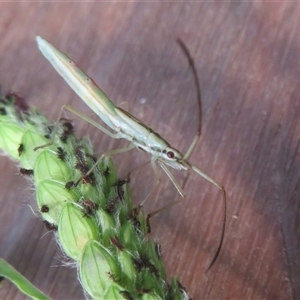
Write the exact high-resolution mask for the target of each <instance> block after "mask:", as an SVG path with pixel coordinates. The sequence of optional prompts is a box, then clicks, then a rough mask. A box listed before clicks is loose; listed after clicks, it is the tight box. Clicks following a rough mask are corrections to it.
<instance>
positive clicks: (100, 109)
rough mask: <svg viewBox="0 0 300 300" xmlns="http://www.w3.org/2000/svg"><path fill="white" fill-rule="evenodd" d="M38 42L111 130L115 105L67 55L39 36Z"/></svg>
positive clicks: (55, 65) (63, 75)
mask: <svg viewBox="0 0 300 300" xmlns="http://www.w3.org/2000/svg"><path fill="white" fill-rule="evenodd" d="M36 41H37V43H38V47H39V49H40V51H41V52H42V53H43V55H44V56H45V57H46V58H47V59H48V60H49V62H50V63H51V64H52V66H53V67H54V68H55V70H56V71H57V72H58V73H59V74H60V75H61V76H62V77H63V78H64V80H65V81H66V82H67V83H68V84H69V86H70V87H71V88H72V89H73V90H74V91H75V92H76V93H77V95H78V96H79V97H80V98H81V99H82V100H83V101H84V102H85V103H86V104H87V105H88V106H89V107H90V108H91V109H92V110H93V111H94V112H95V113H96V114H97V115H98V116H99V117H100V118H101V119H102V120H103V121H104V122H105V123H106V124H107V125H108V126H110V127H111V128H113V129H115V128H114V125H113V124H112V123H111V121H110V119H109V116H110V115H111V116H116V112H115V105H114V104H113V103H112V102H111V101H110V100H109V99H108V97H107V96H106V95H105V94H104V93H103V91H102V90H101V89H100V88H99V87H98V86H97V85H96V84H95V83H94V81H93V80H92V79H91V78H89V77H88V76H87V75H86V74H85V73H84V72H83V71H82V70H81V69H80V68H79V67H78V66H77V65H76V64H75V63H74V62H73V61H72V60H71V59H70V58H69V57H68V56H67V55H65V54H64V53H62V52H61V51H59V50H58V49H57V48H55V47H54V46H53V45H51V44H50V43H49V42H47V41H46V40H44V39H42V38H41V37H39V36H37V37H36Z"/></svg>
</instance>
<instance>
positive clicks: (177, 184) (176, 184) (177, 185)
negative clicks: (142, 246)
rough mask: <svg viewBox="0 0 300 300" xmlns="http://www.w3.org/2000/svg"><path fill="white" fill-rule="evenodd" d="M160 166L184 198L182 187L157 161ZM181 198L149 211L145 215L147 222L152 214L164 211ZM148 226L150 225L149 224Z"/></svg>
mask: <svg viewBox="0 0 300 300" xmlns="http://www.w3.org/2000/svg"><path fill="white" fill-rule="evenodd" d="M158 163H159V165H160V167H161V168H162V169H163V170H164V172H165V173H166V174H167V176H168V177H169V178H170V180H171V181H172V183H173V184H174V186H175V188H176V190H177V191H178V193H179V194H180V196H181V197H182V198H185V193H184V191H183V188H182V187H181V186H180V184H179V183H178V182H177V181H176V179H175V177H174V176H173V174H172V173H171V172H170V171H169V169H168V168H167V167H166V166H165V165H164V164H163V163H161V162H158ZM185 183H186V181H184V183H183V186H184V185H185ZM182 200H183V199H180V200H176V201H173V202H171V203H169V204H166V205H165V206H163V207H161V208H159V209H157V210H155V211H153V212H151V213H150V214H148V215H147V223H149V221H150V218H152V217H153V216H155V215H157V214H159V213H160V212H162V211H164V210H167V209H169V208H170V207H172V206H173V205H175V204H177V203H179V202H181V201H182ZM149 227H150V225H149Z"/></svg>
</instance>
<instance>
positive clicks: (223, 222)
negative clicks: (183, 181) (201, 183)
mask: <svg viewBox="0 0 300 300" xmlns="http://www.w3.org/2000/svg"><path fill="white" fill-rule="evenodd" d="M190 167H191V168H192V170H193V171H195V172H196V173H197V174H198V175H200V176H201V177H203V178H204V179H206V180H207V181H209V182H210V183H212V184H213V185H215V186H216V187H217V188H219V189H220V190H221V191H222V192H223V204H224V211H223V220H222V224H223V225H222V234H221V238H220V242H219V246H218V249H217V251H216V253H215V256H214V258H213V259H212V261H211V263H210V265H209V267H208V268H207V270H206V272H207V271H208V270H209V269H210V268H211V267H212V266H213V265H214V263H215V261H216V259H217V258H218V256H219V253H220V251H221V248H222V244H223V240H224V235H225V226H226V214H227V213H226V211H227V197H226V190H225V188H224V186H222V185H221V184H219V183H218V182H216V181H215V180H214V179H212V178H211V177H209V176H208V175H207V174H205V173H204V172H202V171H201V170H200V169H198V168H197V167H196V166H194V165H191V164H190Z"/></svg>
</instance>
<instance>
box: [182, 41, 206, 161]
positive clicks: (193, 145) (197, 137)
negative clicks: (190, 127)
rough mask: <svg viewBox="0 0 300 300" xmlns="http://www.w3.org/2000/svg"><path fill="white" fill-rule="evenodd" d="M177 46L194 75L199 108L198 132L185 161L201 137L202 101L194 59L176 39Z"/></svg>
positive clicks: (186, 48)
mask: <svg viewBox="0 0 300 300" xmlns="http://www.w3.org/2000/svg"><path fill="white" fill-rule="evenodd" d="M176 41H177V43H178V45H179V46H180V48H181V49H182V51H183V52H184V54H185V56H186V57H187V59H188V62H189V65H190V67H191V69H192V72H193V75H194V82H195V85H196V90H197V101H198V106H199V124H198V130H197V134H196V136H195V138H194V140H193V142H192V144H191V146H190V147H189V149H188V151H187V152H186V154H185V155H184V159H187V158H188V157H189V156H190V155H191V154H192V152H193V150H194V148H195V146H196V144H197V142H198V140H199V138H200V135H201V130H202V100H201V88H200V81H199V76H198V73H197V70H196V67H195V62H194V59H193V58H192V56H191V53H190V51H189V49H188V47H187V46H186V44H185V43H184V42H183V41H182V39H181V38H179V37H178V38H177V39H176Z"/></svg>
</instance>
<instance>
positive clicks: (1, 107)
mask: <svg viewBox="0 0 300 300" xmlns="http://www.w3.org/2000/svg"><path fill="white" fill-rule="evenodd" d="M56 129H57V134H56V135H55V136H54V141H53V143H52V144H51V145H50V146H47V147H41V148H38V149H35V148H36V147H39V146H43V145H44V144H46V143H49V141H50V140H51V136H52V132H53V130H54V126H53V125H51V124H49V122H48V120H47V119H46V118H45V117H44V116H42V115H41V114H40V113H38V112H37V111H36V110H35V109H33V108H29V107H28V106H27V104H26V103H25V102H24V100H23V99H22V98H20V97H18V96H16V95H14V94H9V95H6V96H4V95H2V94H0V148H1V149H2V150H4V151H5V152H6V153H7V154H8V155H10V156H11V157H12V158H13V159H15V160H18V161H19V164H20V167H21V170H20V171H21V173H23V174H24V175H32V174H33V176H30V178H31V179H32V180H33V181H34V185H35V188H36V198H37V207H38V209H39V211H40V214H41V217H42V218H43V221H44V223H45V225H46V227H47V229H49V230H53V231H54V232H55V234H56V235H57V237H58V239H57V240H58V241H59V243H60V247H61V249H62V250H63V251H64V252H65V254H66V255H68V256H69V257H71V258H72V259H74V260H75V261H76V262H77V264H78V267H79V276H80V282H81V283H82V286H83V288H84V290H85V291H86V293H87V294H88V295H89V297H92V298H94V299H101V300H102V299H104V300H106V299H107V300H110V299H125V300H126V299H142V300H154V299H155V300H157V299H168V300H173V299H176V300H177V299H188V296H187V294H186V293H185V291H184V289H183V288H182V287H181V285H180V284H179V282H178V281H177V279H173V281H172V284H171V285H169V284H168V283H167V281H166V274H165V268H164V265H163V262H162V259H161V256H160V253H159V249H158V248H159V247H158V245H157V244H155V243H154V242H152V241H150V240H147V233H148V231H149V228H148V224H147V222H146V220H145V217H144V214H143V212H142V210H141V209H140V208H135V207H133V204H132V201H131V197H130V192H129V190H128V185H127V182H126V180H118V178H117V172H116V169H115V166H114V164H113V162H112V160H111V158H110V157H105V158H104V159H103V160H102V161H101V162H100V163H99V165H98V166H97V167H96V168H95V169H94V170H93V172H92V173H91V174H89V175H86V173H87V172H88V171H89V170H90V168H91V167H92V166H93V165H94V163H95V161H96V160H97V158H96V157H95V155H94V153H93V150H92V147H91V145H90V143H89V142H88V140H87V139H82V140H79V139H78V138H77V137H76V136H75V135H74V132H73V126H72V124H70V123H69V122H68V121H63V122H61V123H60V124H59V125H58V127H57V128H56ZM35 150H36V151H35ZM57 229H58V230H57ZM15 274H17V273H15ZM16 278H17V277H16ZM11 280H13V278H12V279H11ZM66 288H67V287H66Z"/></svg>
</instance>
